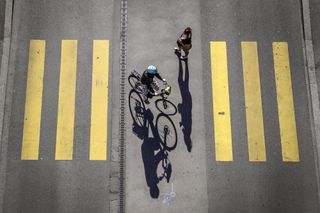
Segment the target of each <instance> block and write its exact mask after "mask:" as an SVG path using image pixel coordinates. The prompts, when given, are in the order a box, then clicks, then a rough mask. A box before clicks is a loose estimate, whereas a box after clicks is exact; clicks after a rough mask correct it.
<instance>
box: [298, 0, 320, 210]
mask: <svg viewBox="0 0 320 213" xmlns="http://www.w3.org/2000/svg"><path fill="white" fill-rule="evenodd" d="M301 7H302V19H303V20H302V23H303V33H304V34H303V36H304V38H303V39H304V60H305V72H306V75H307V78H306V81H307V85H308V86H309V87H308V90H309V91H308V96H309V98H308V99H309V109H310V110H309V111H310V116H311V118H312V119H311V131H312V142H313V147H314V160H315V165H316V175H317V185H318V207H320V107H319V94H318V85H317V76H316V72H315V61H314V52H313V42H312V32H311V21H310V3H309V0H301Z"/></svg>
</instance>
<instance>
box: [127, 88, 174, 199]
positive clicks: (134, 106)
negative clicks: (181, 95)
mask: <svg viewBox="0 0 320 213" xmlns="http://www.w3.org/2000/svg"><path fill="white" fill-rule="evenodd" d="M129 107H130V113H131V116H132V118H133V125H132V126H133V127H132V131H133V133H134V134H135V135H136V136H137V137H138V138H139V139H141V140H142V141H143V143H142V145H141V153H142V160H143V164H144V169H145V178H146V182H147V185H148V187H149V188H150V196H151V197H152V198H158V197H159V194H160V193H159V188H158V183H159V182H160V181H161V180H162V179H163V178H164V177H165V178H166V179H167V182H169V180H170V177H171V172H172V167H171V163H170V162H169V160H168V152H167V150H166V148H165V147H163V146H162V145H161V142H160V141H161V138H160V136H159V133H158V131H157V128H156V127H155V124H154V115H153V113H152V112H151V110H150V109H146V108H145V106H144V103H143V101H142V99H141V97H140V96H139V94H138V93H136V92H135V91H133V90H132V91H131V92H130V94H129ZM159 116H165V115H163V114H162V115H161V114H160V115H158V116H157V120H158V117H159ZM149 129H150V130H151V133H152V136H149ZM159 170H164V173H163V174H162V173H161V174H159Z"/></svg>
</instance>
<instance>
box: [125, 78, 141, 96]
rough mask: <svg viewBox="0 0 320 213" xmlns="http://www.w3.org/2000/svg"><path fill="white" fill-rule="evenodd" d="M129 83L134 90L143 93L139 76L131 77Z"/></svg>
mask: <svg viewBox="0 0 320 213" xmlns="http://www.w3.org/2000/svg"><path fill="white" fill-rule="evenodd" d="M128 81H129V84H130V86H131V87H132V89H134V90H135V91H136V92H138V93H142V88H141V87H139V84H140V80H139V78H138V77H137V76H135V75H129V77H128Z"/></svg>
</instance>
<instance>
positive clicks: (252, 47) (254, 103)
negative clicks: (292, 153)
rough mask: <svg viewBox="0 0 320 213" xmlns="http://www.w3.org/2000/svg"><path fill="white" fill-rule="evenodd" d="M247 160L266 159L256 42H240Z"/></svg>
mask: <svg viewBox="0 0 320 213" xmlns="http://www.w3.org/2000/svg"><path fill="white" fill-rule="evenodd" d="M241 48H242V64H243V80H244V92H245V93H244V94H245V106H246V118H247V119H246V121H247V135H248V151H249V161H266V148H265V139H264V125H263V113H262V101H261V86H260V74H259V62H258V50H257V42H241Z"/></svg>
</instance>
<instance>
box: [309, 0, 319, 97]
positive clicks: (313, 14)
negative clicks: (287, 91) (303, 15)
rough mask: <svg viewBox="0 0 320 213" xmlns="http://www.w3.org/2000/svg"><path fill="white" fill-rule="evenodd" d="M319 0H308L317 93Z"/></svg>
mask: <svg viewBox="0 0 320 213" xmlns="http://www.w3.org/2000/svg"><path fill="white" fill-rule="evenodd" d="M319 20H320V2H319V1H317V0H310V21H311V31H312V43H313V51H314V61H315V70H316V75H317V82H318V91H319V92H318V94H319V93H320V27H319Z"/></svg>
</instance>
